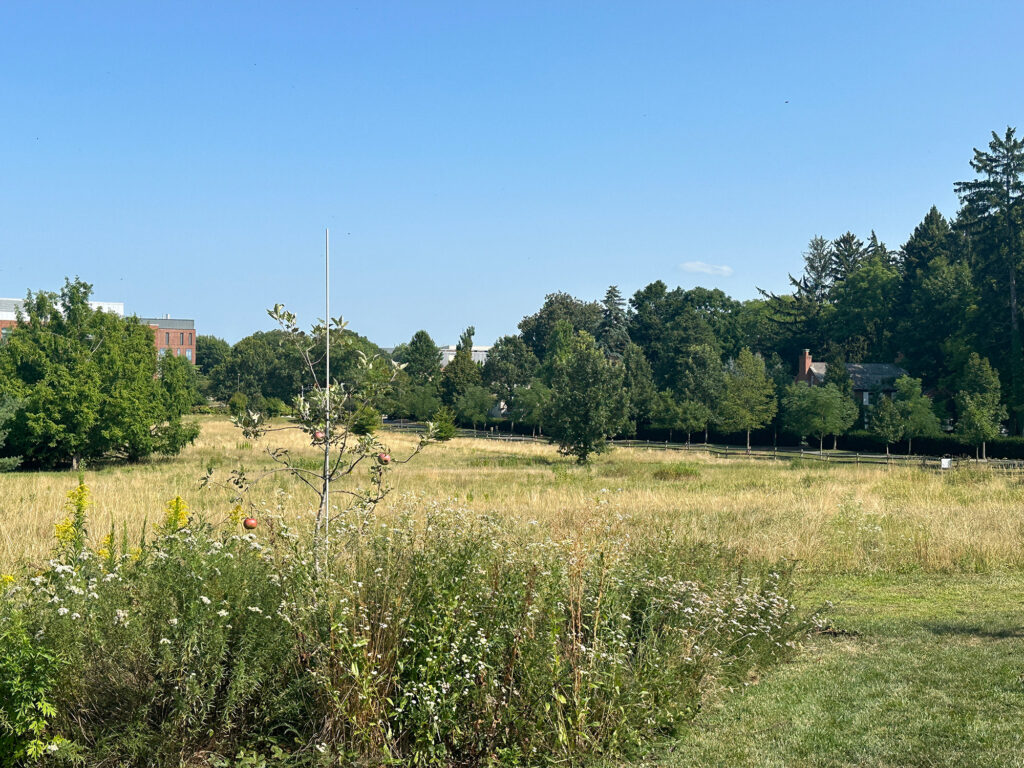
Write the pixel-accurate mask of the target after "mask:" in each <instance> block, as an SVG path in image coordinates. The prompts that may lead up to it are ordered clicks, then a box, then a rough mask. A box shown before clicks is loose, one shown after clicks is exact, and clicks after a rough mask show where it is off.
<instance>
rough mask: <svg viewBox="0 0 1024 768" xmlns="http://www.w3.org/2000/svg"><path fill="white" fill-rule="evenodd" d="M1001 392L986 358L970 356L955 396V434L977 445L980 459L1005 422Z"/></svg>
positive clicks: (974, 354)
mask: <svg viewBox="0 0 1024 768" xmlns="http://www.w3.org/2000/svg"><path fill="white" fill-rule="evenodd" d="M1001 391H1002V388H1001V386H1000V383H999V373H998V372H997V371H996V370H995V369H994V368H993V367H992V365H991V364H990V363H989V361H988V358H985V357H981V355H979V354H978V353H977V352H972V353H971V356H970V357H969V358H968V360H967V365H966V366H965V367H964V372H963V376H962V379H961V389H960V391H959V392H957V395H956V409H957V423H956V432H957V434H958V435H960V436H961V437H962V438H964V439H965V440H967V441H968V442H970V443H972V444H973V445H975V446H977V445H980V446H981V458H983V459H984V458H987V457H986V455H985V444H986V443H987V442H988V441H989V440H992V439H993V438H995V437H996V436H998V434H999V425H1000V423H1001V422H1002V421H1003V419H1005V418H1006V408H1005V407H1004V406H1003V405H1002V403H1001V401H1000V393H1001Z"/></svg>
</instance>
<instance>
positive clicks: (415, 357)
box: [398, 331, 441, 384]
mask: <svg viewBox="0 0 1024 768" xmlns="http://www.w3.org/2000/svg"><path fill="white" fill-rule="evenodd" d="M403 357H404V359H403V360H399V361H398V362H401V363H405V372H406V373H407V374H409V379H410V380H411V381H412V383H413V384H426V383H427V382H428V381H436V380H437V378H438V377H439V376H440V375H441V350H440V349H438V347H437V344H435V343H434V340H433V339H432V338H430V334H429V333H427V332H426V331H416V333H414V334H413V335H412V338H411V339H410V340H409V344H408V345H407V346H406V348H405V350H404V352H403Z"/></svg>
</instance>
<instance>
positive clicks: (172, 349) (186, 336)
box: [139, 315, 196, 365]
mask: <svg viewBox="0 0 1024 768" xmlns="http://www.w3.org/2000/svg"><path fill="white" fill-rule="evenodd" d="M139 322H141V323H142V324H143V325H148V326H149V327H150V328H152V329H153V334H154V337H153V341H154V343H155V344H156V353H157V355H160V356H163V355H177V356H178V357H181V356H182V355H184V356H185V359H186V360H188V361H189V362H190V363H192V364H193V365H194V364H195V362H196V323H195V321H194V320H183V319H180V318H173V317H171V316H170V315H164V316H163V317H140V318H139Z"/></svg>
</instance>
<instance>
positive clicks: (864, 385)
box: [811, 363, 907, 392]
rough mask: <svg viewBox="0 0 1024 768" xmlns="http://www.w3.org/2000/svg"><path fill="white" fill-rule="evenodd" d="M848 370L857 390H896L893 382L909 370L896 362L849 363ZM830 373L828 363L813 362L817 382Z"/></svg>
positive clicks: (821, 381)
mask: <svg viewBox="0 0 1024 768" xmlns="http://www.w3.org/2000/svg"><path fill="white" fill-rule="evenodd" d="M846 372H847V373H848V374H850V380H851V381H852V382H853V389H854V391H856V392H873V391H874V390H876V389H877V390H881V391H883V392H894V391H895V390H896V388H895V387H894V386H893V383H894V382H895V381H896V379H898V378H899V377H900V376H906V375H907V372H906V371H905V370H903V369H902V368H900V367H899V366H898V365H896V364H895V363H847V364H846ZM827 373H828V363H811V378H812V379H813V381H814V383H815V384H822V383H824V381H825V375H826V374H827Z"/></svg>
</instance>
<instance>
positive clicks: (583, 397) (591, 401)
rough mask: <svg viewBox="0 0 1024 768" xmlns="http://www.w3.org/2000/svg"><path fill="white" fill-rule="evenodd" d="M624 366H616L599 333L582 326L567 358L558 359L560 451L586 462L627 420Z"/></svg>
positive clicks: (554, 400)
mask: <svg viewBox="0 0 1024 768" xmlns="http://www.w3.org/2000/svg"><path fill="white" fill-rule="evenodd" d="M625 410H626V403H625V398H624V397H623V392H622V370H621V367H618V366H615V367H613V366H612V365H611V364H610V363H609V362H608V360H607V359H606V358H605V356H604V354H603V353H602V352H601V351H600V350H599V349H598V348H597V345H596V344H595V342H594V337H593V336H591V335H590V334H589V333H587V332H585V331H580V332H579V333H577V334H576V336H574V337H573V339H572V342H571V344H570V345H569V349H568V351H567V354H566V355H565V358H564V359H562V360H559V361H557V362H556V364H555V370H554V375H553V378H552V382H551V404H550V408H549V413H548V416H547V422H548V424H549V425H550V430H551V434H552V436H553V437H554V438H555V440H556V441H557V442H558V446H559V450H560V451H561V452H562V453H564V454H566V455H570V456H575V457H576V460H577V462H579V463H580V464H585V463H586V462H587V460H588V459H589V458H590V455H591V454H593V453H600V452H602V451H604V450H605V449H606V448H607V440H608V438H609V437H611V436H612V435H614V434H615V433H616V432H618V431H619V430H621V429H622V427H623V425H624V423H625V420H626V413H625Z"/></svg>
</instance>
